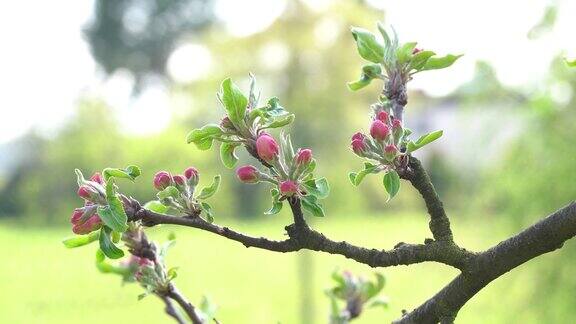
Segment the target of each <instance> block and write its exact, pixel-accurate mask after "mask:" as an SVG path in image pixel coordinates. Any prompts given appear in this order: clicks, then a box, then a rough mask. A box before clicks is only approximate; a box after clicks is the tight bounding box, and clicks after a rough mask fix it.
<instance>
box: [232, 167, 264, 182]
mask: <svg viewBox="0 0 576 324" xmlns="http://www.w3.org/2000/svg"><path fill="white" fill-rule="evenodd" d="M236 175H237V176H238V179H240V181H242V182H244V183H257V182H258V181H259V179H260V172H258V169H256V168H255V167H254V166H252V165H245V166H243V167H240V168H238V170H236Z"/></svg>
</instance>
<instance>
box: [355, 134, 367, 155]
mask: <svg viewBox="0 0 576 324" xmlns="http://www.w3.org/2000/svg"><path fill="white" fill-rule="evenodd" d="M366 149H367V147H366V144H364V141H363V140H361V139H358V138H357V139H354V140H352V151H354V153H356V155H359V156H363V155H364V152H365V151H366Z"/></svg>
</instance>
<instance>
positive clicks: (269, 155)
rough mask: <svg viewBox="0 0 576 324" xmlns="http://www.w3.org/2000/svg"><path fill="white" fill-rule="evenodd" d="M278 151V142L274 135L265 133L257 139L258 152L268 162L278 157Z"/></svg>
mask: <svg viewBox="0 0 576 324" xmlns="http://www.w3.org/2000/svg"><path fill="white" fill-rule="evenodd" d="M278 151H279V148H278V143H276V141H275V140H274V138H273V137H272V136H270V135H268V134H266V133H264V134H262V135H260V136H259V137H258V139H257V140H256V152H257V153H258V156H259V157H260V158H261V159H262V160H264V161H266V162H272V161H274V159H276V158H277V157H278Z"/></svg>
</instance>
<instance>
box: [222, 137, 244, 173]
mask: <svg viewBox="0 0 576 324" xmlns="http://www.w3.org/2000/svg"><path fill="white" fill-rule="evenodd" d="M238 145H240V144H238V143H222V144H221V145H220V159H221V160H222V164H224V166H225V167H227V168H228V169H232V168H233V167H234V166H235V165H236V162H238V157H237V156H236V154H234V150H235V149H236V147H237V146H238Z"/></svg>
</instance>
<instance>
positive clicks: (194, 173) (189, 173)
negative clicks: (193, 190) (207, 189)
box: [184, 167, 200, 187]
mask: <svg viewBox="0 0 576 324" xmlns="http://www.w3.org/2000/svg"><path fill="white" fill-rule="evenodd" d="M184 177H186V180H188V184H189V185H190V186H192V187H194V186H196V185H197V184H198V181H200V173H198V170H197V169H196V168H195V167H189V168H187V169H186V170H184Z"/></svg>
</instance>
